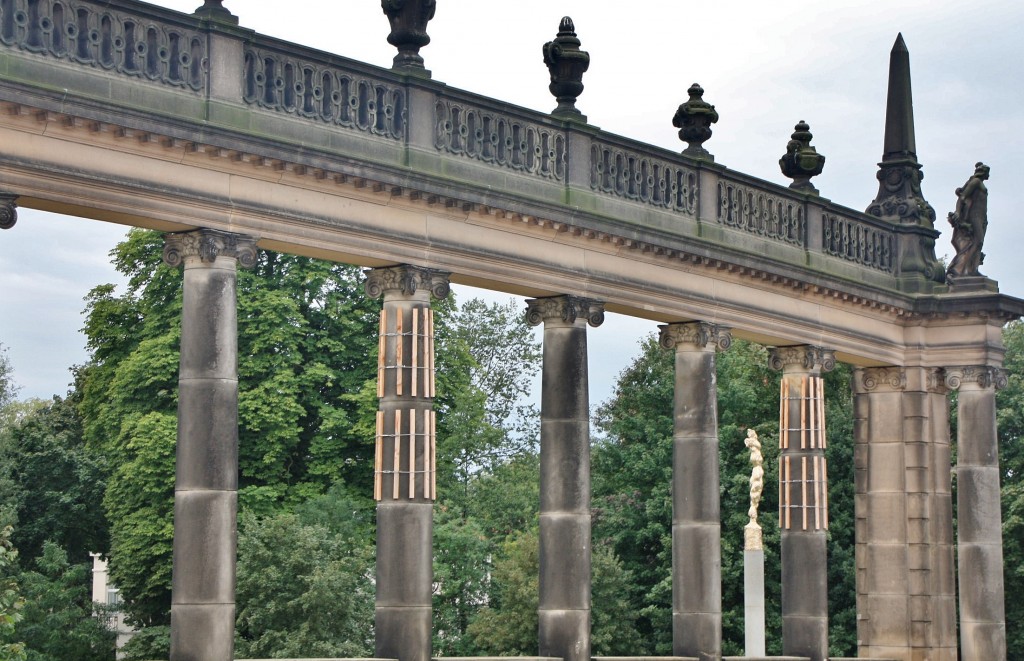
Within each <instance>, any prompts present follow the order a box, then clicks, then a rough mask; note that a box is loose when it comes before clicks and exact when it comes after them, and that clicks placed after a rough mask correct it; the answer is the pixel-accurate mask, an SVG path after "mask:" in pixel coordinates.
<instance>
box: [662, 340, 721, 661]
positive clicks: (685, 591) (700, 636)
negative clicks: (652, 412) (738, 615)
mask: <svg viewBox="0 0 1024 661" xmlns="http://www.w3.org/2000/svg"><path fill="white" fill-rule="evenodd" d="M730 342H731V338H730V336H729V333H728V331H726V330H724V329H719V328H717V327H716V326H713V325H711V324H705V323H701V322H694V323H686V324H671V325H668V326H662V327H661V345H662V346H663V347H664V348H666V349H674V350H675V363H676V365H675V367H676V372H675V403H674V437H673V450H672V647H673V654H675V655H676V656H687V657H696V658H699V659H701V660H702V661H704V660H709V661H710V660H714V659H720V658H721V656H722V533H721V513H720V510H721V504H720V501H721V497H720V495H719V468H718V388H717V381H716V374H715V350H716V348H717V347H722V348H726V347H728V346H729V344H730Z"/></svg>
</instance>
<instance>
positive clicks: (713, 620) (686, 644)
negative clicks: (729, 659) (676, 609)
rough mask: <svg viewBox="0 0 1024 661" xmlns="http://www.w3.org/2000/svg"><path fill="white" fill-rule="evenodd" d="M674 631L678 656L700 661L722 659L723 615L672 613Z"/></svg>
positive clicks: (673, 644) (673, 645)
mask: <svg viewBox="0 0 1024 661" xmlns="http://www.w3.org/2000/svg"><path fill="white" fill-rule="evenodd" d="M672 631H673V636H672V637H673V641H672V647H673V648H674V649H673V652H674V654H675V655H676V656H682V657H690V658H694V659H699V660H700V661H718V660H719V659H721V658H722V614H721V613H672ZM680 650H685V651H680Z"/></svg>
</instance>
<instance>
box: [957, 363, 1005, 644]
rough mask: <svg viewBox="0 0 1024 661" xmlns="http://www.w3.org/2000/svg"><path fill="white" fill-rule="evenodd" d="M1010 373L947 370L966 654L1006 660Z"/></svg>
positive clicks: (977, 368) (994, 369)
mask: <svg viewBox="0 0 1024 661" xmlns="http://www.w3.org/2000/svg"><path fill="white" fill-rule="evenodd" d="M1006 382H1007V378H1006V372H1004V371H1003V370H1002V369H1000V368H998V367H990V366H987V365H977V366H968V367H955V368H946V385H947V386H948V387H949V388H950V389H951V390H956V391H958V392H959V396H958V397H957V441H956V448H957V454H956V482H957V492H956V494H957V495H956V511H957V563H958V565H957V566H958V570H959V578H960V580H959V584H960V658H961V659H963V661H982V660H984V661H1005V660H1006V652H1007V650H1006V606H1005V602H1004V595H1003V531H1002V516H1001V513H1000V492H999V439H998V435H997V430H996V389H997V388H1003V387H1005V386H1006Z"/></svg>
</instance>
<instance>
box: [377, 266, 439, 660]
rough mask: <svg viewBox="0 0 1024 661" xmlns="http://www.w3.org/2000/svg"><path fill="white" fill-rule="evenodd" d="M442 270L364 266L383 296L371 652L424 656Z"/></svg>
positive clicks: (434, 486)
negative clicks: (435, 303) (435, 301)
mask: <svg viewBox="0 0 1024 661" xmlns="http://www.w3.org/2000/svg"><path fill="white" fill-rule="evenodd" d="M448 276H449V274H448V273H445V272H441V271H434V270H431V269H426V268H420V267H417V266H394V267H389V268H378V269H371V270H369V271H367V272H366V294H367V296H369V297H370V298H379V297H381V296H383V297H384V306H383V308H382V309H381V313H380V331H379V337H378V350H379V356H378V363H377V396H378V397H379V398H380V405H379V410H378V412H377V434H376V448H375V451H374V481H373V497H374V499H375V500H376V501H377V596H376V612H375V635H376V655H377V657H380V658H388V659H398V660H399V661H430V658H431V655H432V648H431V619H432V613H431V587H432V583H433V503H434V500H435V499H436V498H437V475H436V467H437V450H436V429H437V422H436V417H435V413H434V396H435V394H436V391H435V379H434V375H435V369H434V312H433V310H432V309H431V308H430V297H431V295H433V296H434V297H436V298H444V297H446V296H447V295H448V293H449V282H448Z"/></svg>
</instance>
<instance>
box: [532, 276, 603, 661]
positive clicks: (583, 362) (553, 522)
mask: <svg viewBox="0 0 1024 661" xmlns="http://www.w3.org/2000/svg"><path fill="white" fill-rule="evenodd" d="M527 304H528V306H529V310H528V319H529V321H530V322H531V323H533V324H534V325H536V324H539V323H541V322H543V323H544V359H543V360H544V366H543V373H542V392H541V435H540V444H541V450H540V453H541V456H540V464H541V465H540V480H541V484H540V601H539V608H538V619H539V631H538V634H539V640H540V655H541V656H551V657H561V658H563V659H565V661H590V553H591V548H590V406H589V393H588V382H587V323H588V321H589V322H590V323H591V325H595V326H596V325H598V324H600V323H601V321H603V314H604V313H603V309H602V308H601V306H600V305H599V304H597V303H594V302H593V301H588V300H585V299H579V298H575V297H572V296H559V297H555V298H544V299H532V300H530V301H528V302H527Z"/></svg>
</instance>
